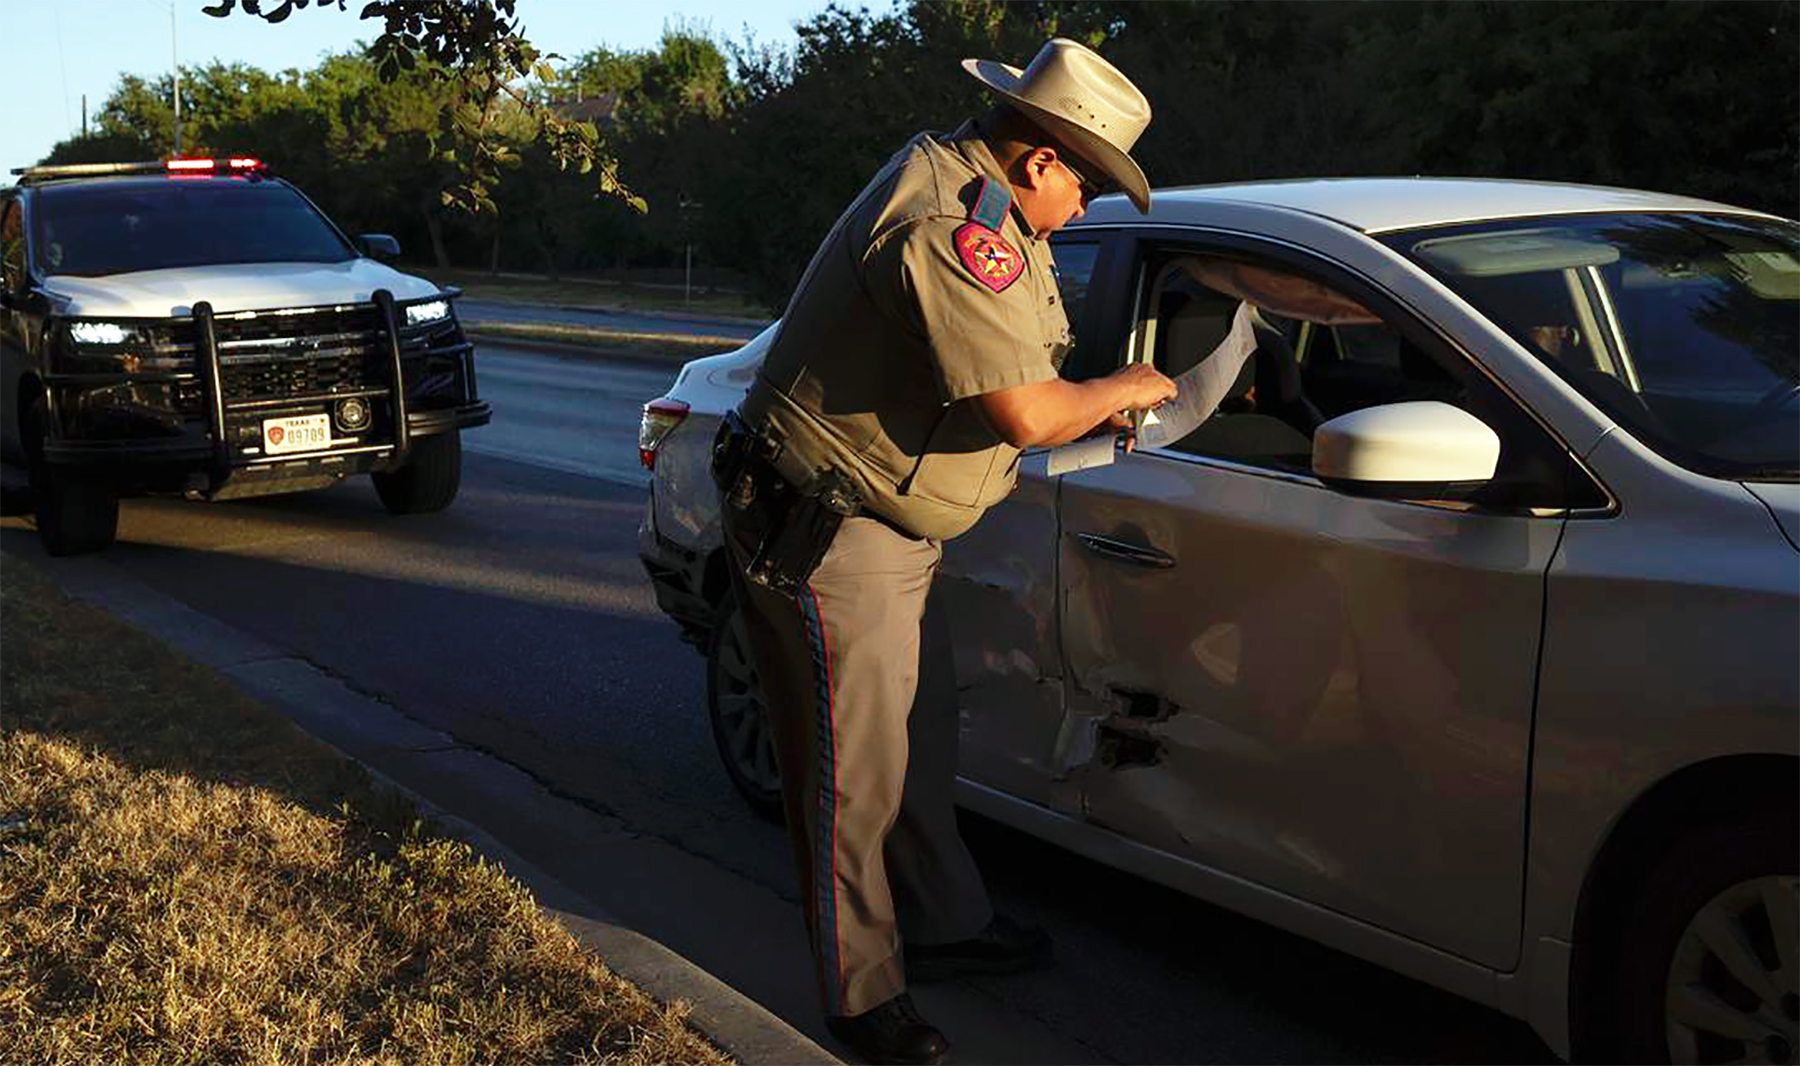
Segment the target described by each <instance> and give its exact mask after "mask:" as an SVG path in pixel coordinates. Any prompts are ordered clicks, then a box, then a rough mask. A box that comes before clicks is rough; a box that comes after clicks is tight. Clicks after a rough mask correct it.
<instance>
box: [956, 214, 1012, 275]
mask: <svg viewBox="0 0 1800 1066" xmlns="http://www.w3.org/2000/svg"><path fill="white" fill-rule="evenodd" d="M950 241H951V243H952V244H954V245H955V246H956V258H957V260H958V261H960V262H961V263H962V265H963V267H964V269H966V270H968V272H969V273H971V274H973V275H975V280H976V281H979V282H980V283H981V284H983V285H985V286H987V287H988V288H989V289H991V290H993V291H994V292H1005V291H1006V288H1007V286H1009V285H1011V284H1012V283H1013V282H1015V281H1017V280H1019V275H1020V274H1023V273H1024V272H1025V257H1024V256H1022V255H1020V254H1019V253H1018V250H1017V249H1015V248H1014V247H1013V246H1012V245H1010V244H1008V243H1006V238H1005V237H1002V236H1000V235H999V234H998V233H995V232H994V231H993V230H991V229H989V228H988V227H986V226H984V225H982V224H981V223H979V222H965V223H963V224H962V225H961V226H958V227H957V228H956V232H955V233H954V234H952V235H951V237H950Z"/></svg>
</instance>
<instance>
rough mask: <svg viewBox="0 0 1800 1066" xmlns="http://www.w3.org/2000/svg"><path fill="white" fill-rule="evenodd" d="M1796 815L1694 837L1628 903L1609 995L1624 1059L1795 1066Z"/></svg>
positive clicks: (1799, 966)
mask: <svg viewBox="0 0 1800 1066" xmlns="http://www.w3.org/2000/svg"><path fill="white" fill-rule="evenodd" d="M1797 868H1800V818H1796V816H1795V814H1794V812H1792V811H1787V812H1783V813H1780V814H1776V815H1771V816H1768V817H1764V818H1762V819H1759V820H1757V821H1755V822H1751V823H1748V824H1743V825H1736V826H1729V827H1718V826H1715V827H1713V828H1712V829H1710V830H1707V831H1703V832H1698V833H1694V834H1692V835H1690V836H1688V837H1686V838H1685V839H1683V840H1682V841H1681V842H1680V843H1679V844H1677V845H1676V846H1675V847H1674V848H1672V849H1671V850H1670V851H1669V852H1668V854H1666V855H1664V856H1663V858H1662V859H1661V860H1660V861H1659V862H1658V863H1657V864H1656V866H1655V867H1654V869H1653V870H1652V872H1651V874H1650V876H1649V877H1648V878H1647V879H1646V880H1645V881H1644V882H1643V887H1642V889H1641V890H1640V892H1639V893H1638V895H1637V897H1636V899H1635V901H1634V902H1633V903H1632V904H1631V907H1630V910H1629V912H1628V914H1627V917H1626V922H1625V925H1624V927H1623V936H1622V937H1621V948H1620V951H1619V956H1618V969H1617V970H1616V971H1615V973H1614V981H1613V987H1614V988H1615V989H1617V997H1618V998H1617V1001H1616V1004H1615V1012H1614V1015H1613V1016H1614V1018H1615V1024H1616V1040H1615V1041H1614V1047H1613V1048H1612V1049H1611V1050H1612V1051H1613V1052H1614V1054H1609V1055H1607V1058H1608V1059H1612V1060H1614V1061H1620V1062H1641V1063H1670V1062H1674V1063H1680V1062H1732V1061H1742V1062H1794V1061H1796V1059H1795V1054H1796V1051H1797V1050H1800V987H1796V983H1797V979H1800V978H1797V975H1800V894H1797V893H1800V889H1797V888H1796V870H1797Z"/></svg>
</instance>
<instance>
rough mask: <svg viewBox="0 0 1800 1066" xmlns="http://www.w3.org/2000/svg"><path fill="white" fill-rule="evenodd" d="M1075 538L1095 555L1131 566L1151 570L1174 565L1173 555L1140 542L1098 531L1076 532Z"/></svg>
mask: <svg viewBox="0 0 1800 1066" xmlns="http://www.w3.org/2000/svg"><path fill="white" fill-rule="evenodd" d="M1075 539H1076V540H1078V541H1080V542H1081V544H1082V546H1083V547H1085V548H1086V549H1087V550H1088V551H1091V552H1093V553H1094V554H1095V555H1103V556H1105V557H1106V558H1108V559H1117V560H1118V561H1119V562H1122V563H1130V564H1132V565H1133V566H1147V567H1150V568H1151V569H1152V570H1171V569H1174V567H1175V557H1174V556H1172V555H1170V554H1169V553H1167V552H1161V551H1157V550H1156V549H1155V548H1146V547H1144V546H1143V545H1141V544H1127V543H1125V542H1124V541H1122V540H1114V539H1112V538H1111V537H1103V536H1101V535H1100V534H1098V533H1077V534H1075Z"/></svg>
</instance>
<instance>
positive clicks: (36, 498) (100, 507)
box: [23, 399, 119, 556]
mask: <svg viewBox="0 0 1800 1066" xmlns="http://www.w3.org/2000/svg"><path fill="white" fill-rule="evenodd" d="M44 422H45V419H44V401H43V400H41V399H40V400H38V401H37V402H36V403H34V404H32V406H31V410H30V411H29V412H27V414H26V416H25V425H24V427H23V428H24V438H25V458H26V470H27V473H28V475H29V477H30V479H31V506H32V510H33V511H34V512H35V513H36V516H37V527H38V538H39V539H40V540H42V541H43V543H44V550H45V551H47V552H49V553H50V554H51V555H59V556H60V555H82V554H86V553H88V552H97V551H101V550H102V549H104V548H106V547H108V546H109V545H111V544H112V542H113V540H114V538H116V537H117V536H118V532H119V490H118V489H117V488H115V487H113V486H112V485H111V484H109V483H108V482H107V481H106V480H105V479H104V478H103V477H101V476H100V475H98V474H93V473H89V472H86V471H81V470H71V469H66V468H60V467H56V466H53V465H51V464H50V463H49V462H47V461H46V460H45V459H44Z"/></svg>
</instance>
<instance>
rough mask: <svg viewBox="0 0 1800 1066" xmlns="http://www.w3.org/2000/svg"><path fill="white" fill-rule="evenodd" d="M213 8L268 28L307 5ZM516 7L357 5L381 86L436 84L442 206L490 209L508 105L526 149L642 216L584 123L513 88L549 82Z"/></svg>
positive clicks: (398, 0)
mask: <svg viewBox="0 0 1800 1066" xmlns="http://www.w3.org/2000/svg"><path fill="white" fill-rule="evenodd" d="M346 2H347V0H319V3H318V8H320V9H324V8H326V7H332V6H335V7H336V8H337V9H338V10H339V11H342V10H344V8H345V5H346ZM264 3H265V0H217V2H216V3H215V4H214V5H213V6H211V7H205V8H202V9H201V10H203V11H205V12H206V13H207V14H208V15H213V16H215V17H218V18H224V17H227V16H229V15H231V14H232V12H234V11H236V10H240V9H241V10H242V11H244V13H246V14H248V15H252V16H256V17H260V18H262V19H264V20H265V21H267V22H270V23H280V22H284V21H286V20H287V18H288V17H289V16H290V15H292V14H293V13H294V12H295V11H297V10H303V9H305V8H306V7H308V6H310V4H311V0H274V4H275V6H273V7H271V8H270V10H268V11H266V12H265V11H264V10H263V5H264ZM515 7H516V0H365V2H364V3H363V5H362V12H361V18H363V19H374V20H379V21H380V23H381V27H382V28H381V33H380V35H379V36H378V37H376V39H375V41H374V43H373V44H371V45H370V46H369V55H370V57H371V58H372V59H373V60H374V61H375V69H376V72H377V74H378V76H379V77H380V78H381V79H382V80H383V81H393V80H395V79H397V78H399V77H400V76H401V75H403V74H405V73H407V72H410V71H415V70H417V71H422V72H424V73H425V75H426V76H428V77H430V78H432V79H435V80H438V81H440V82H442V83H444V84H445V85H446V86H447V87H449V89H450V90H451V93H452V98H453V103H452V105H451V106H450V107H449V108H447V109H446V110H445V111H444V112H443V113H442V115H441V121H440V125H439V132H440V134H441V135H442V137H443V142H444V143H443V144H442V145H441V146H440V148H441V150H442V151H446V152H448V153H450V158H451V159H452V160H454V162H455V164H456V167H457V172H458V176H459V178H460V180H459V181H458V182H457V183H456V184H455V185H453V186H451V187H450V188H448V189H446V190H444V192H443V194H442V195H443V200H444V203H445V204H446V205H447V206H455V207H458V208H461V209H464V210H469V211H489V210H492V209H493V207H494V202H493V197H492V190H493V188H494V186H495V185H496V184H497V183H498V182H499V180H500V171H501V170H502V169H503V168H507V167H510V166H513V165H516V163H517V161H518V154H517V152H516V150H515V149H514V147H513V144H512V141H511V139H510V138H508V137H507V135H506V133H505V132H504V131H503V130H502V129H501V128H500V126H499V124H497V123H496V122H495V120H494V116H495V115H496V113H497V112H498V111H500V110H502V109H501V108H497V107H496V106H495V105H496V103H497V101H499V100H500V99H501V98H502V97H506V98H510V101H511V104H510V105H509V106H513V107H516V108H517V109H518V110H519V112H520V113H521V114H523V115H524V116H525V117H526V119H527V120H528V121H529V122H530V124H531V126H532V129H533V135H534V138H535V143H536V144H538V145H539V146H540V147H541V148H542V149H543V151H544V152H545V153H546V154H547V155H548V156H549V157H550V158H551V159H553V160H555V162H556V163H557V165H558V166H559V167H564V168H574V169H576V170H577V171H579V172H580V173H582V174H591V175H592V176H593V180H594V183H595V184H594V188H595V191H596V192H597V193H598V194H602V195H613V196H618V197H620V198H622V199H624V200H625V201H626V202H628V203H633V204H637V205H640V206H641V201H639V200H638V198H637V197H636V196H635V194H633V193H632V192H631V191H630V190H629V189H627V188H626V187H625V186H624V185H623V184H622V183H621V182H620V181H619V176H618V164H617V161H616V160H615V159H614V158H613V157H612V156H611V155H610V154H609V153H608V152H607V151H606V149H605V147H604V146H603V144H602V141H601V139H600V135H599V131H598V130H596V129H595V127H594V124H593V123H592V122H573V121H569V120H567V119H565V118H563V117H562V116H560V115H558V114H557V113H556V112H555V111H554V110H553V109H552V108H550V107H548V106H546V105H544V104H543V103H542V102H541V101H537V100H533V99H532V98H531V97H530V96H528V95H527V94H525V93H524V92H523V91H521V90H520V89H518V88H515V87H514V85H513V82H514V81H515V80H517V79H520V78H524V77H526V76H527V75H531V74H536V75H537V76H538V77H539V78H541V79H544V80H550V79H552V78H553V77H554V76H555V75H554V71H553V70H552V68H551V67H550V65H549V64H548V63H547V62H545V61H544V57H543V56H542V55H540V53H539V52H538V50H537V49H536V48H535V47H533V46H532V44H531V42H530V41H528V40H526V39H525V37H524V36H523V35H522V34H521V33H520V32H519V22H518V18H517V15H516V14H515Z"/></svg>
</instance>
